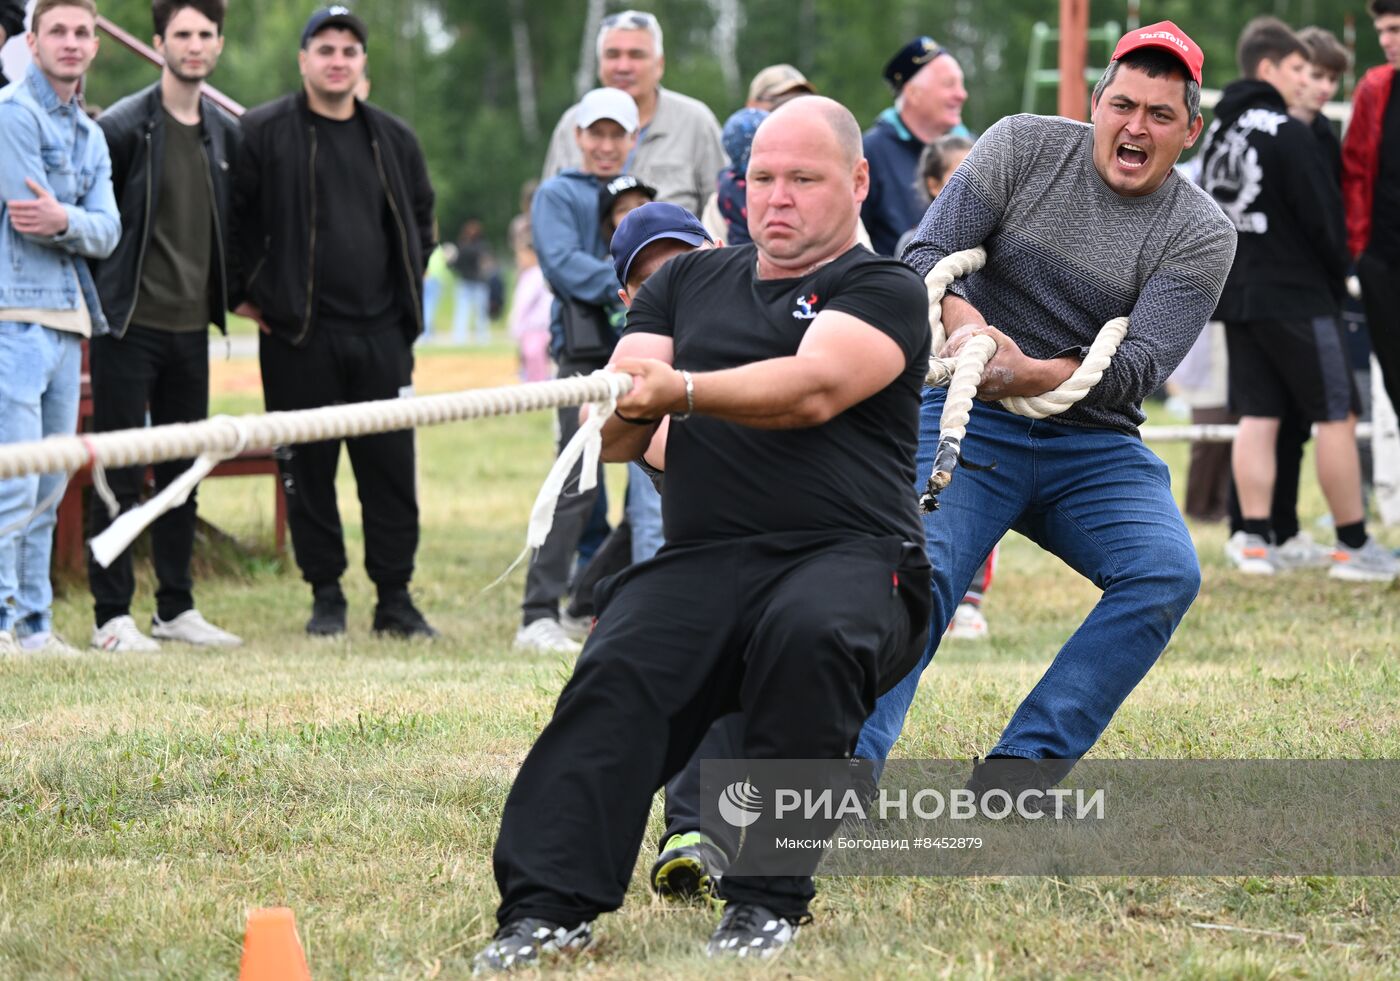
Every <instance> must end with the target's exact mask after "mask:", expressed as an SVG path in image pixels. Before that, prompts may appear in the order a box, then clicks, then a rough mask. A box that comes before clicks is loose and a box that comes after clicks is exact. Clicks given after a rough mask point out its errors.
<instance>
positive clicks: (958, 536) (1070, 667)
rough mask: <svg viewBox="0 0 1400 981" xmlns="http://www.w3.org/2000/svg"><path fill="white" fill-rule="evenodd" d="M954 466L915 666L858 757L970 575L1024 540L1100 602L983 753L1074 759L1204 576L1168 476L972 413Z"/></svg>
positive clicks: (1024, 422) (923, 462) (895, 719)
mask: <svg viewBox="0 0 1400 981" xmlns="http://www.w3.org/2000/svg"><path fill="white" fill-rule="evenodd" d="M943 400H944V392H943V390H942V389H930V390H926V391H925V392H924V401H923V408H922V414H921V417H920V430H919V432H920V435H919V456H918V460H919V464H918V466H919V470H918V472H919V477H918V481H919V487H918V489H919V491H920V492H922V490H923V484H924V482H925V481H926V480H927V477H928V473H929V471H930V469H931V468H932V466H933V457H934V453H935V450H936V449H937V444H938V424H939V417H940V416H941V414H942V412H943ZM967 428H968V432H967V438H966V439H965V440H964V441H963V455H964V458H965V459H967V460H971V461H972V462H974V463H979V464H992V463H995V464H996V469H994V470H985V471H976V470H969V469H966V468H960V469H959V470H958V471H957V472H956V474H955V476H954V478H953V482H952V483H951V484H950V485H949V486H948V488H947V489H946V490H944V491H943V493H942V495H941V496H940V497H939V509H938V510H937V511H935V512H934V513H932V514H929V515H925V516H924V518H923V522H924V535H925V542H926V546H927V548H928V557H929V561H930V562H931V563H932V565H933V615H932V620H931V624H930V630H929V642H928V648H927V649H926V650H925V652H924V656H923V659H922V660H921V661H920V662H919V664H918V665H916V666H915V668H914V670H913V671H911V672H910V673H909V674H908V675H907V676H906V677H905V678H904V679H903V680H902V681H901V682H899V683H898V684H897V685H896V686H895V687H894V688H892V689H890V690H889V691H888V692H886V693H885V694H884V695H883V696H882V697H881V698H880V699H879V701H878V702H877V703H876V705H875V711H874V712H872V713H871V715H870V718H869V719H868V720H867V721H866V723H865V727H864V728H863V729H862V731H861V734H860V740H859V742H858V744H857V746H856V755H858V756H861V757H864V758H866V759H873V760H876V761H883V760H884V759H885V757H886V756H888V755H889V751H890V748H891V747H892V746H893V745H894V742H895V740H896V739H897V738H899V733H900V730H901V729H902V728H903V726H904V717H905V715H906V713H907V712H908V711H909V706H910V704H911V703H912V702H913V700H914V692H915V690H916V689H917V688H918V685H919V677H920V675H921V674H922V673H923V670H924V668H925V667H927V666H928V663H929V661H930V660H931V659H932V658H933V654H934V651H935V650H937V648H938V642H939V640H940V639H941V638H942V636H943V631H944V629H945V628H946V627H947V625H948V622H949V620H950V619H951V618H952V616H953V612H954V610H956V609H957V603H958V600H959V599H961V598H962V596H963V594H964V593H965V592H966V591H967V587H968V584H969V583H970V582H971V581H972V577H973V574H974V573H975V572H976V570H977V567H978V566H979V565H980V564H981V563H982V560H983V559H984V558H986V556H987V553H988V552H990V551H991V550H992V546H993V545H995V544H996V543H997V541H999V540H1000V539H1001V537H1002V535H1004V534H1005V533H1006V532H1007V531H1008V530H1015V531H1019V532H1021V533H1022V534H1023V535H1025V536H1026V537H1027V538H1029V539H1031V540H1032V541H1033V542H1035V543H1036V544H1038V545H1040V547H1041V548H1044V549H1046V550H1047V551H1050V552H1052V553H1054V554H1055V555H1057V556H1059V557H1060V558H1061V559H1063V560H1064V561H1065V563H1066V564H1067V565H1069V567H1070V568H1072V569H1074V570H1075V571H1076V572H1078V573H1079V574H1080V575H1082V576H1084V577H1085V578H1086V579H1088V580H1090V581H1091V582H1093V583H1094V584H1095V585H1096V586H1098V587H1099V588H1100V589H1101V590H1103V595H1102V597H1100V599H1099V601H1098V603H1097V604H1096V605H1095V606H1094V609H1093V611H1092V612H1091V613H1090V614H1089V616H1088V618H1087V619H1086V620H1085V621H1084V622H1083V623H1082V624H1080V626H1079V629H1078V630H1076V631H1075V632H1074V633H1073V634H1072V635H1071V636H1070V638H1069V640H1068V641H1066V642H1065V645H1064V646H1063V647H1061V648H1060V651H1059V653H1058V654H1057V655H1056V656H1055V659H1054V660H1053V661H1052V662H1051V664H1050V667H1049V668H1048V669H1047V670H1046V672H1045V674H1044V675H1043V676H1042V677H1041V679H1040V681H1039V682H1038V683H1037V684H1036V685H1035V687H1034V688H1032V689H1031V692H1030V694H1029V695H1027V696H1026V698H1025V700H1024V701H1022V702H1021V705H1020V707H1018V708H1017V709H1016V713H1015V715H1013V716H1012V717H1011V722H1010V723H1009V724H1008V725H1007V727H1006V729H1005V731H1004V732H1002V734H1001V738H1000V739H999V740H998V741H997V744H996V746H994V747H993V748H992V750H991V752H990V753H989V754H988V755H994V756H1014V757H1023V758H1027V759H1039V758H1055V759H1077V758H1079V757H1081V756H1083V755H1084V754H1085V753H1086V752H1087V751H1088V750H1089V748H1090V747H1091V746H1093V744H1094V742H1095V741H1096V740H1097V739H1098V738H1099V735H1100V734H1101V733H1102V732H1103V730H1104V728H1105V727H1107V725H1108V723H1109V720H1111V719H1112V718H1113V714H1114V712H1116V711H1117V710H1118V706H1119V705H1121V704H1122V703H1123V700H1124V699H1125V698H1127V697H1128V694H1129V693H1130V692H1131V691H1132V690H1133V688H1134V687H1136V686H1137V683H1138V682H1139V681H1141V680H1142V678H1143V676H1144V675H1146V674H1147V672H1148V670H1149V669H1150V668H1151V667H1152V665H1153V664H1154V663H1155V662H1156V660H1157V657H1158V656H1159V655H1160V654H1161V653H1162V650H1163V649H1164V648H1165V647H1166V646H1167V642H1168V641H1169V640H1170V639H1171V635H1172V632H1173V631H1174V630H1175V629H1176V626H1177V624H1178V623H1180V621H1181V618H1182V617H1183V616H1184V615H1185V614H1186V610H1187V608H1188V607H1190V605H1191V602H1192V600H1194V599H1195V597H1196V592H1197V590H1198V589H1199V588H1200V566H1199V564H1198V563H1197V559H1196V550H1195V547H1194V546H1193V544H1192V542H1191V537H1190V535H1189V534H1188V533H1187V531H1186V525H1185V523H1184V522H1183V521H1182V518H1181V512H1180V510H1178V508H1177V505H1176V502H1175V500H1174V499H1173V498H1172V491H1171V476H1170V474H1169V472H1168V470H1167V467H1166V464H1164V463H1162V461H1161V460H1159V459H1158V458H1157V457H1156V456H1155V455H1154V454H1153V453H1152V452H1151V451H1150V450H1149V449H1148V448H1147V447H1146V446H1145V445H1143V443H1142V441H1141V440H1139V439H1137V438H1136V437H1134V436H1130V435H1128V434H1126V433H1122V432H1118V431H1116V430H1109V429H1092V428H1088V427H1084V426H1070V425H1065V424H1063V423H1058V422H1054V421H1051V420H1033V419H1025V418H1022V417H1020V416H1015V415H1012V414H1011V413H1009V412H1007V411H1005V410H1003V409H1001V408H1000V407H997V406H992V405H988V404H985V403H982V402H978V403H975V405H974V408H973V410H972V418H971V420H970V421H969V423H968V427H967Z"/></svg>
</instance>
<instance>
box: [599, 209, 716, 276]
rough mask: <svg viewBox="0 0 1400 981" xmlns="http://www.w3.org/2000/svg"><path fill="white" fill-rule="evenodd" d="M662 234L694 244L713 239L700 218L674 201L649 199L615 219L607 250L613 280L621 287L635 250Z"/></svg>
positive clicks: (630, 268)
mask: <svg viewBox="0 0 1400 981" xmlns="http://www.w3.org/2000/svg"><path fill="white" fill-rule="evenodd" d="M663 238H673V239H675V240H676V241H678V242H684V243H685V244H686V245H689V246H693V247H697V248H698V247H699V246H701V245H704V244H705V243H706V242H714V239H712V238H710V233H709V232H707V231H705V226H704V225H702V224H700V219H699V218H696V217H695V216H694V215H692V214H691V213H690V212H689V211H686V210H685V209H684V208H682V207H681V206H680V205H678V204H667V203H665V202H662V201H652V202H651V203H650V204H644V205H642V206H641V207H640V208H634V209H633V210H631V211H629V212H627V217H626V218H623V219H622V221H621V222H619V223H618V226H617V231H615V232H613V237H612V247H611V248H610V250H609V251H611V252H612V260H613V268H614V269H615V270H617V281H618V282H619V283H621V284H622V286H623V287H624V288H626V286H627V274H628V273H629V272H631V270H632V262H633V260H635V259H636V258H637V254H638V253H639V252H641V251H642V249H644V248H646V247H647V246H648V245H650V244H651V243H652V242H658V241H660V240H661V239H663Z"/></svg>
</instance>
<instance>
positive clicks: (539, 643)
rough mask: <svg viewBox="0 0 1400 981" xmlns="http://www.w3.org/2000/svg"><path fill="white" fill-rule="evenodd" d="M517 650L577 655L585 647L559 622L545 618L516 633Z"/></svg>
mask: <svg viewBox="0 0 1400 981" xmlns="http://www.w3.org/2000/svg"><path fill="white" fill-rule="evenodd" d="M515 649H516V650H518V651H538V652H539V653H541V654H577V653H579V652H580V651H582V650H583V645H582V644H580V643H579V642H578V641H576V640H574V639H573V638H571V637H570V636H569V635H568V634H566V633H565V632H564V628H563V627H561V626H559V621H558V620H551V619H549V618H548V617H545V618H544V619H543V620H536V621H535V622H534V623H531V624H527V625H526V626H524V627H521V628H520V629H519V630H517V631H516V632H515Z"/></svg>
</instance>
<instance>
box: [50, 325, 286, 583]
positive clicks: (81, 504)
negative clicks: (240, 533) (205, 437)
mask: <svg viewBox="0 0 1400 981" xmlns="http://www.w3.org/2000/svg"><path fill="white" fill-rule="evenodd" d="M82 372H83V374H82V386H83V387H82V394H81V396H80V397H79V400H78V428H77V431H78V432H80V433H86V432H91V431H92V376H91V374H90V373H89V371H88V345H87V341H84V342H83V367H82ZM259 475H266V476H270V477H272V483H273V487H274V488H275V490H274V494H275V499H274V510H275V514H276V519H275V526H276V528H275V542H276V547H277V552H278V554H281V553H282V552H284V551H285V550H286V547H287V495H286V494H285V493H284V492H283V490H282V479H281V477H280V476H279V475H278V472H277V459H276V457H274V456H273V453H272V451H271V450H247V451H246V452H243V453H240V454H239V455H238V456H236V457H233V458H231V459H228V460H225V461H223V462H222V463H220V464H219V465H218V466H216V467H215V468H214V469H213V471H211V472H210V474H209V477H251V476H259ZM206 479H208V478H206ZM145 486H146V488H147V489H148V490H151V489H154V487H155V471H154V470H153V469H152V468H150V467H147V468H146V477H145ZM91 487H92V468H91V467H86V466H85V467H83V468H82V469H81V470H79V471H78V472H77V473H75V474H73V476H72V477H71V478H69V480H68V487H67V489H66V490H65V491H64V493H63V500H61V501H60V502H59V504H58V515H57V518H58V528H57V530H56V531H55V533H54V550H53V568H54V570H55V571H56V572H58V571H62V572H66V573H81V572H84V571H85V570H86V569H87V539H86V536H85V529H86V520H87V506H86V499H87V493H88V492H89V489H90V488H91Z"/></svg>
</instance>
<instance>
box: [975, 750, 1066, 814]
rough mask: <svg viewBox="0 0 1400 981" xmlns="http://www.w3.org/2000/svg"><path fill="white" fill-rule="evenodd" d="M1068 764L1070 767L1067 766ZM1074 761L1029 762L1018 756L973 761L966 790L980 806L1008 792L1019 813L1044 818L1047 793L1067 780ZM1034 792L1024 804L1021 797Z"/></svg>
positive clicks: (993, 757) (990, 757)
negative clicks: (994, 794) (992, 795)
mask: <svg viewBox="0 0 1400 981" xmlns="http://www.w3.org/2000/svg"><path fill="white" fill-rule="evenodd" d="M1066 764H1068V765H1066ZM1073 765H1074V761H1073V760H1039V759H1038V760H1028V759H1023V758H1021V757H1017V756H989V757H987V758H986V759H977V758H976V757H974V758H973V760H972V776H970V777H968V780H967V784H966V785H965V789H967V790H970V791H972V793H973V794H974V796H975V797H976V799H977V801H978V803H979V804H980V803H981V802H982V798H983V797H985V796H986V794H987V793H988V792H990V791H993V790H1001V791H1005V793H1006V794H1007V796H1009V797H1010V798H1011V801H1012V803H1013V804H1014V805H1015V806H1016V807H1017V808H1018V809H1024V810H1025V811H1026V813H1027V814H1036V815H1044V813H1045V810H1044V808H1045V803H1044V796H1043V795H1044V793H1045V791H1047V790H1049V789H1050V788H1052V787H1054V786H1055V785H1056V784H1057V783H1059V782H1060V781H1061V780H1063V779H1064V777H1065V774H1067V773H1068V772H1069V769H1070V767H1071V766H1073ZM1028 790H1029V791H1035V793H1032V794H1031V795H1030V796H1028V797H1026V798H1025V800H1024V801H1022V799H1021V795H1022V794H1023V793H1025V792H1026V791H1028Z"/></svg>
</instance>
